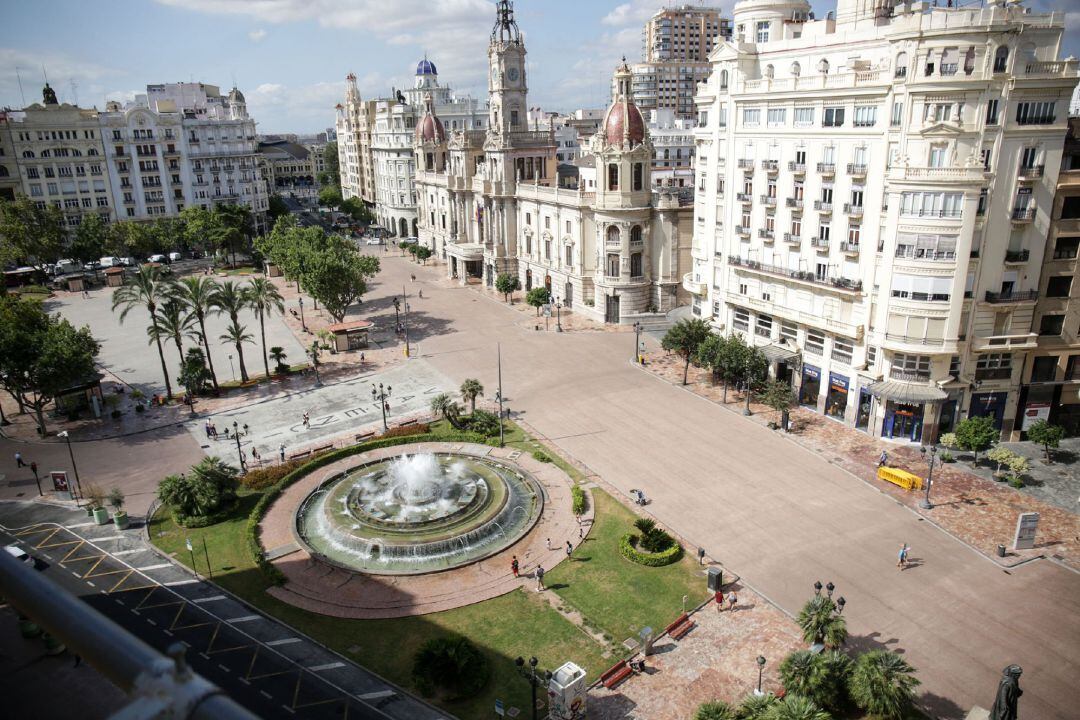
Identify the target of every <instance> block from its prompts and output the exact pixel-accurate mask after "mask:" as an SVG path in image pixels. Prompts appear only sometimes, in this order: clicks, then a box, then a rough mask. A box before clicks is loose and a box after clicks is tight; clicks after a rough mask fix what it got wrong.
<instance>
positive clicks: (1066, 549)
mask: <svg viewBox="0 0 1080 720" xmlns="http://www.w3.org/2000/svg"><path fill="white" fill-rule="evenodd" d="M646 363H647V364H646V366H645V368H644V370H645V371H647V372H651V373H653V374H654V375H656V376H657V377H660V378H662V379H664V380H666V381H668V382H670V383H672V384H673V385H681V383H682V372H683V360H682V359H681V358H679V357H678V356H676V355H674V354H671V353H665V352H653V353H649V354H648V355H647V356H646ZM686 389H687V390H689V391H690V392H692V393H694V394H696V395H699V396H701V397H704V398H706V399H708V400H711V401H713V402H715V403H717V404H721V401H722V397H723V384H722V383H721V384H717V385H715V386H714V385H712V383H711V379H710V374H709V372H708V371H707V370H703V369H700V368H695V367H693V366H691V367H690V374H689V384H688V385H686ZM726 407H727V408H728V409H729V410H731V411H733V412H739V413H741V412H742V409H743V407H745V397H744V396H743V395H742V394H741V393H738V392H735V391H734V390H729V391H728V403H727V406H726ZM750 407H751V410H752V412H753V413H754V414H753V415H752V416H751V417H750V418H748V420H750V421H752V422H756V423H757V424H759V425H766V424H767V423H769V422H771V421H776V420H777V418H776V411H774V410H772V409H771V408H769V407H766V406H764V405H760V404H758V403H755V402H751V403H750ZM791 416H792V419H793V421H794V423H795V428H796V430H795V432H793V433H788V434H787V435H786V436H785V437H786V438H787V439H789V440H791V441H792V442H795V443H798V444H799V445H802V446H803V447H805V448H807V449H809V450H811V451H813V452H815V453H817V454H819V455H821V456H822V457H824V458H825V459H826V460H828V461H829V462H831V463H833V464H834V465H837V466H839V467H841V468H843V469H844V470H846V471H847V472H849V473H851V474H852V475H853V476H855V477H856V478H858V479H859V480H862V481H863V482H865V483H867V484H868V485H871V486H873V487H875V488H877V489H878V490H879V491H880V492H882V493H885V494H887V495H889V496H890V497H892V498H893V499H894V500H896V501H897V502H898V503H900V504H902V505H905V506H906V507H908V508H909V509H910V510H911V511H912V512H915V513H917V514H919V515H920V516H922V517H924V518H925V519H926V520H928V521H930V522H932V523H933V524H935V525H937V526H938V527H940V528H941V529H943V530H945V531H946V532H948V533H949V534H951V535H953V536H954V537H956V538H957V539H959V540H960V541H962V542H964V543H966V544H967V545H970V546H971V547H973V548H975V549H976V550H978V551H979V552H980V553H982V554H983V555H985V556H986V557H988V558H990V559H991V560H993V561H994V562H996V563H998V564H999V565H1003V566H1005V567H1012V566H1014V565H1017V564H1019V563H1022V562H1026V561H1029V560H1032V559H1035V558H1038V557H1046V558H1052V559H1054V560H1058V561H1060V562H1063V563H1065V564H1067V565H1068V566H1070V567H1071V568H1073V569H1074V570H1080V536H1078V534H1077V527H1078V519H1077V515H1075V514H1073V513H1071V512H1068V511H1067V510H1063V509H1061V508H1060V507H1057V506H1055V505H1051V504H1049V503H1047V502H1044V501H1042V500H1039V499H1037V498H1034V497H1032V496H1030V495H1028V494H1026V493H1023V492H1021V491H1019V490H1016V489H1014V488H1012V487H1009V486H1008V485H1006V484H1005V483H998V482H994V481H992V480H988V479H985V478H982V477H979V476H978V475H976V474H973V473H972V472H969V471H968V465H967V464H966V463H962V462H956V463H948V464H943V465H938V466H937V467H936V468H935V470H934V486H933V488H932V492H931V500H932V501H933V504H934V508H933V509H931V510H924V509H922V508H920V507H919V500H920V499H921V498H922V495H923V494H922V493H921V492H911V491H907V490H903V489H902V488H900V487H897V486H896V485H893V484H892V483H886V482H882V481H880V480H878V479H877V476H876V472H877V470H876V467H877V459H878V456H879V455H880V454H881V451H882V450H886V451H887V452H888V453H889V464H890V465H891V466H893V467H898V468H902V469H904V470H907V471H909V472H912V473H914V474H916V475H918V476H920V477H924V478H925V477H926V472H927V463H926V460H925V458H924V457H923V456H922V455H921V454H920V452H919V450H918V447H917V446H910V447H908V446H903V445H897V444H895V443H890V442H886V441H883V440H881V439H878V438H874V437H871V436H869V435H867V434H865V433H862V432H859V431H858V430H855V429H854V428H850V427H847V426H846V425H843V424H841V423H839V422H836V421H834V420H831V419H829V418H826V417H824V416H823V415H821V414H819V413H816V412H813V411H811V410H807V409H806V408H796V409H794V410H792V412H791ZM1022 512H1037V513H1039V529H1038V537H1037V540H1038V542H1036V544H1035V547H1034V548H1033V549H1031V550H1012V549H1011V546H1012V540H1013V535H1014V533H1015V531H1016V521H1017V516H1018V515H1019V514H1020V513H1022ZM999 544H1001V545H1005V546H1006V548H1009V549H1008V550H1007V552H1006V556H1005V558H1003V559H1002V558H998V557H997V552H996V551H997V546H998V545H999Z"/></svg>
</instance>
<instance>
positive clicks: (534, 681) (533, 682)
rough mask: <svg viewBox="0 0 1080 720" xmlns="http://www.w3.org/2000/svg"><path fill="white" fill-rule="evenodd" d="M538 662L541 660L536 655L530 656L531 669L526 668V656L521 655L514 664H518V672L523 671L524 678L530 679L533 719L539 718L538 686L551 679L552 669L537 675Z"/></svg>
mask: <svg viewBox="0 0 1080 720" xmlns="http://www.w3.org/2000/svg"><path fill="white" fill-rule="evenodd" d="M538 662H539V660H537V659H536V657H535V656H533V657H531V658H529V669H528V670H526V669H525V658H523V657H519V658H518V659H517V660H515V661H514V664H515V665H517V668H518V672H519V673H521V676H522V677H523V678H525V679H526V680H528V681H529V687H531V688H532V717H533V720H536V719H537V714H536V688H537V687H539V686H540V685H541V684H542V683H543V682H545V681H546V680H551V671H550V670H548V671H547V672H545V673H544V675H543V676H542V677H537V675H536V665H537V663H538Z"/></svg>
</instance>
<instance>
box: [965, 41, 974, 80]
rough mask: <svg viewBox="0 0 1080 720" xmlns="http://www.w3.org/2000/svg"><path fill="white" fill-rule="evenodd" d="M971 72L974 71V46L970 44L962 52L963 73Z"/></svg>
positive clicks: (968, 73)
mask: <svg viewBox="0 0 1080 720" xmlns="http://www.w3.org/2000/svg"><path fill="white" fill-rule="evenodd" d="M973 72H975V46H974V45H971V46H970V47H968V49H967V52H966V53H964V74H965V75H970V74H971V73H973Z"/></svg>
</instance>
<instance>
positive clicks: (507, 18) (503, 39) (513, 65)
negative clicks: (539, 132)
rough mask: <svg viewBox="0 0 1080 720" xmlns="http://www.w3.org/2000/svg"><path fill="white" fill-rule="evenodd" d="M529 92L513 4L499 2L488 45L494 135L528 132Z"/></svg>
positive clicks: (522, 45) (489, 122) (490, 116)
mask: <svg viewBox="0 0 1080 720" xmlns="http://www.w3.org/2000/svg"><path fill="white" fill-rule="evenodd" d="M526 92H527V87H526V85H525V43H524V42H523V41H522V39H521V31H520V30H519V29H518V26H517V22H515V21H514V4H513V3H512V2H511V1H510V0H499V2H498V3H497V5H496V17H495V27H494V28H493V29H492V31H491V41H490V43H489V44H488V97H489V99H490V106H489V110H488V113H489V117H488V127H490V128H491V130H492V132H494V133H496V134H500V135H506V134H507V133H510V132H515V131H521V130H528V105H527V104H526V102H525V94H526Z"/></svg>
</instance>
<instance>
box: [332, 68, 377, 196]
mask: <svg viewBox="0 0 1080 720" xmlns="http://www.w3.org/2000/svg"><path fill="white" fill-rule="evenodd" d="M377 104H378V103H377V101H376V100H363V99H361V97H360V91H359V90H358V89H357V87H356V75H354V74H353V73H349V74H348V75H347V76H346V77H345V102H344V104H342V103H339V104H338V105H337V108H336V109H337V120H336V125H335V128H336V129H335V133H336V136H337V149H338V169H339V172H340V173H341V195H342V197H344V198H346V199H348V198H351V197H358V198H360V199H361V200H363V201H364V202H365V203H367V204H368V205H369V206H372V207H374V205H375V160H374V156H373V155H372V152H371V134H372V131H374V129H375V106H376V105H377Z"/></svg>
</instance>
